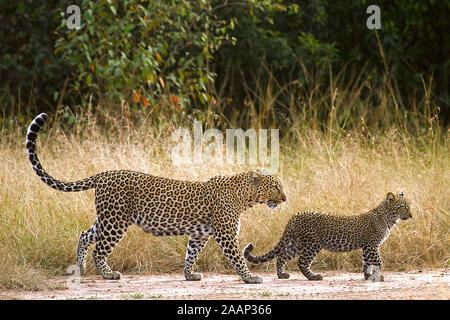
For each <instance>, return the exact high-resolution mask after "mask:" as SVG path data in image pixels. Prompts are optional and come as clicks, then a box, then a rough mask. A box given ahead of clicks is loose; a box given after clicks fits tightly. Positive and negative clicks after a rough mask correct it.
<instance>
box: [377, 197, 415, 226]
mask: <svg viewBox="0 0 450 320" xmlns="http://www.w3.org/2000/svg"><path fill="white" fill-rule="evenodd" d="M383 206H384V207H385V209H387V210H386V212H387V214H388V215H389V216H390V217H391V218H392V220H394V221H396V220H397V219H398V218H400V219H402V220H408V219H410V218H412V214H411V211H410V206H409V203H408V201H407V200H406V199H405V196H404V195H403V192H400V193H399V194H398V195H397V196H395V195H394V194H393V193H392V192H388V194H387V196H386V199H385V200H384V201H383Z"/></svg>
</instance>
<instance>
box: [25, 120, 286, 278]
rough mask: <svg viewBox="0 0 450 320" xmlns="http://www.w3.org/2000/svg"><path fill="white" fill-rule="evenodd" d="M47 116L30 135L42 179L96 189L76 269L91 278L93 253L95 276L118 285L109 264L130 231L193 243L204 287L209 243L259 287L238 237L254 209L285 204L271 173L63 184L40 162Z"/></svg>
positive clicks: (114, 176) (68, 187)
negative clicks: (93, 215) (203, 255)
mask: <svg viewBox="0 0 450 320" xmlns="http://www.w3.org/2000/svg"><path fill="white" fill-rule="evenodd" d="M47 119H48V116H47V115H46V114H40V115H39V116H37V117H36V118H35V119H34V120H33V122H32V123H31V124H30V126H29V128H28V133H27V138H26V149H27V153H28V158H29V160H30V162H31V165H32V167H33V169H34V171H35V172H36V174H37V175H38V176H39V178H40V179H41V180H42V181H43V182H45V183H46V184H47V185H49V186H50V187H52V188H53V189H56V190H59V191H66V192H71V191H82V190H88V189H91V188H93V189H95V208H96V211H97V219H96V221H95V223H94V225H93V226H92V227H91V228H90V229H89V230H86V231H84V232H82V233H81V235H80V238H79V243H78V251H77V266H78V267H79V268H80V270H81V271H82V272H83V271H84V270H85V265H86V262H85V257H86V252H87V250H88V247H89V246H90V245H92V244H95V249H94V251H93V257H94V262H95V265H96V267H97V269H98V270H99V271H100V272H101V274H102V276H103V277H104V278H105V279H119V278H120V277H121V275H120V273H119V272H117V271H112V270H111V268H110V267H109V266H108V264H107V262H106V261H107V258H108V256H109V255H110V254H111V252H112V251H113V249H114V247H115V246H116V245H117V243H118V242H119V241H120V240H121V239H122V237H123V236H124V234H125V232H126V231H127V229H128V227H129V226H130V225H132V224H136V225H138V226H140V227H141V228H142V229H143V230H144V231H145V232H147V233H151V234H153V235H156V236H174V235H190V238H189V242H188V246H187V251H186V260H185V267H184V275H185V278H186V279H187V280H200V279H201V278H202V276H201V274H199V273H194V272H193V271H192V268H193V265H194V263H195V261H196V259H197V257H198V256H199V254H200V252H201V251H202V249H203V247H204V246H205V244H206V242H207V241H208V239H209V237H210V236H213V237H214V239H215V240H216V241H217V243H218V244H219V246H220V248H221V249H222V252H223V254H224V255H225V256H226V258H227V259H228V260H229V261H230V262H231V264H232V265H233V266H234V267H235V269H236V271H237V273H238V274H239V275H240V276H241V277H242V279H243V280H244V281H245V282H247V283H261V282H262V279H261V278H260V277H256V276H253V275H252V274H251V273H250V271H249V269H248V267H247V265H246V263H245V260H244V258H243V256H242V254H241V252H240V250H239V244H238V240H237V236H238V233H239V220H240V215H241V213H243V212H244V211H245V210H247V209H248V208H250V207H252V206H254V205H256V204H259V203H267V205H268V206H269V207H271V208H275V207H276V206H277V205H278V204H280V203H282V202H283V201H285V200H286V197H285V195H284V193H283V191H282V187H281V184H280V182H279V181H278V180H277V179H276V178H275V177H274V176H272V175H270V174H268V173H267V172H265V171H250V172H244V173H240V174H236V175H232V176H217V177H213V178H212V179H210V180H208V181H206V182H191V181H179V180H173V179H168V178H162V177H157V176H152V175H148V174H145V173H140V172H134V171H126V170H119V171H107V172H102V173H99V174H97V175H94V176H92V177H89V178H86V179H83V180H79V181H75V182H62V181H60V180H57V179H55V178H53V177H52V176H50V175H49V174H48V173H47V172H46V171H45V170H44V169H43V168H42V166H41V163H40V162H39V159H38V157H37V155H36V138H37V134H38V132H39V130H40V128H41V126H42V125H44V123H45V122H46V121H47Z"/></svg>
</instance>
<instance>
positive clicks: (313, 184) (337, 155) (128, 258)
mask: <svg viewBox="0 0 450 320" xmlns="http://www.w3.org/2000/svg"><path fill="white" fill-rule="evenodd" d="M170 130H171V129H170V128H168V129H166V131H170ZM291 130H292V131H291V133H290V135H287V137H286V138H285V140H284V141H282V142H281V143H280V144H281V147H282V149H281V159H280V172H279V174H278V177H279V179H280V180H281V181H282V183H283V185H284V187H285V189H286V194H287V199H288V201H287V203H286V204H284V205H282V206H281V208H278V209H276V210H275V211H273V210H270V209H268V208H267V207H265V206H257V207H255V208H252V209H250V210H248V211H247V212H245V213H244V214H243V216H242V220H241V221H242V224H241V233H240V236H239V240H240V244H241V246H242V247H243V246H244V245H245V244H246V243H248V242H250V241H252V242H253V243H254V244H255V248H256V249H255V252H256V253H260V252H263V251H266V250H268V249H270V248H271V247H272V246H273V245H274V244H275V243H276V242H277V241H278V239H279V237H280V235H281V233H282V231H283V229H284V226H285V224H286V222H287V221H288V219H289V218H290V217H291V216H292V215H293V214H294V213H295V212H297V211H301V210H310V209H314V210H322V211H328V212H332V213H333V212H334V213H347V214H357V213H361V212H364V211H367V210H369V209H371V208H372V207H374V206H375V205H376V204H378V202H379V201H380V200H381V199H382V198H383V197H384V196H385V195H386V193H387V192H388V191H403V192H404V193H405V195H406V196H407V197H408V198H409V199H410V202H411V207H412V213H413V219H412V220H409V221H407V222H400V223H398V224H397V226H396V227H394V229H393V231H392V233H391V236H390V238H389V239H388V240H387V241H386V242H385V244H383V246H382V257H383V260H384V264H385V268H386V269H390V270H404V269H410V268H425V267H448V264H449V248H450V237H449V230H450V228H449V227H450V219H449V212H450V203H449V201H450V163H449V161H450V160H449V157H448V151H449V150H448V132H444V135H446V136H444V138H443V139H441V141H440V142H436V145H435V146H434V147H433V148H432V149H431V148H430V149H425V151H424V149H423V148H422V147H420V146H421V143H420V141H421V140H420V141H419V140H417V139H419V138H406V137H405V135H404V134H402V133H401V132H399V131H397V130H390V131H387V132H385V133H383V134H380V135H379V136H377V135H376V134H371V135H370V136H369V137H368V136H367V134H364V133H363V132H358V131H356V130H354V131H350V132H347V133H346V134H345V135H343V134H339V135H337V134H329V133H321V132H319V131H315V130H313V129H307V130H304V129H301V128H296V129H295V128H294V129H291ZM75 131H76V132H77V133H75V134H72V135H65V134H64V133H63V131H62V130H60V128H59V127H58V126H57V125H55V126H54V127H53V128H52V130H49V127H46V128H45V129H43V132H42V134H41V135H40V136H39V138H38V154H39V155H40V159H41V161H42V163H43V166H44V168H46V169H47V170H48V172H49V173H50V174H52V175H53V176H55V177H57V178H60V179H62V180H75V179H79V178H84V177H87V176H89V175H93V174H95V173H98V172H101V171H105V170H111V169H132V170H137V171H142V172H147V173H151V174H154V175H159V176H164V177H176V178H178V179H187V180H207V179H209V178H210V177H212V176H214V175H217V174H232V173H236V172H240V171H242V170H246V169H249V167H248V166H222V167H218V166H213V165H209V166H189V167H187V166H184V167H175V166H173V165H172V164H171V162H170V155H169V151H170V144H171V142H170V138H166V137H170V135H168V134H164V132H157V131H145V128H144V129H143V128H142V127H141V128H140V129H135V128H131V127H127V128H123V130H122V131H121V130H118V131H117V132H119V133H118V134H110V135H108V138H106V136H105V135H104V134H101V133H100V131H99V130H98V129H97V128H96V127H95V126H94V125H91V126H88V127H86V128H84V131H83V130H75ZM111 132H116V131H111ZM286 139H289V140H286ZM427 150H429V151H427ZM0 163H1V165H0V195H1V196H0V200H1V201H0V214H1V219H0V256H1V257H2V259H1V261H0V266H1V269H2V270H3V271H2V273H1V275H0V287H3V288H25V289H28V290H37V289H39V288H40V287H41V285H42V279H43V274H44V273H45V274H47V275H48V274H64V272H65V269H66V268H67V267H68V266H70V265H72V264H74V263H75V254H76V247H77V242H78V236H79V233H80V232H81V231H83V230H86V229H88V228H89V227H90V226H91V225H92V223H93V222H94V219H95V212H94V192H93V191H86V192H80V193H62V192H57V191H55V190H53V189H51V188H48V187H47V186H45V185H44V184H43V183H42V182H41V181H40V180H39V179H38V178H37V176H36V175H35V173H34V172H33V171H32V169H31V166H30V164H29V162H28V159H27V157H26V156H25V148H24V136H23V134H22V133H10V135H9V136H8V137H5V136H3V138H2V144H1V147H0ZM187 239H188V238H187V237H161V238H159V237H154V236H151V235H148V234H145V233H144V232H142V231H141V230H139V229H138V228H137V227H132V228H131V229H130V230H129V232H128V233H127V235H126V236H125V237H124V239H123V240H122V242H121V243H120V244H119V246H118V247H117V248H116V249H115V251H114V252H113V254H112V255H111V257H110V259H109V261H110V263H111V265H112V266H113V268H114V269H117V270H120V271H124V272H135V273H149V272H150V273H151V272H181V271H182V269H183V265H184V257H185V248H186V244H187ZM288 267H293V268H296V267H295V264H294V263H291V264H290V265H289V266H288ZM197 268H198V269H199V270H207V271H220V272H233V270H232V269H231V267H230V265H229V263H228V262H227V261H226V260H225V258H224V257H223V256H222V254H221V253H220V251H219V249H218V246H217V245H216V244H215V243H214V241H213V240H210V241H209V243H208V245H207V246H206V248H205V249H204V252H203V254H202V256H201V258H200V259H199V261H198V263H197ZM313 268H317V269H346V270H350V271H357V270H359V269H360V268H361V257H360V252H358V251H356V252H352V253H349V254H330V253H328V252H322V253H321V254H320V256H319V257H318V258H317V259H316V261H315V264H314V266H313ZM36 270H37V271H36ZM258 270H264V271H270V272H274V271H275V267H274V262H271V263H268V264H264V265H262V266H258ZM88 272H89V273H94V272H96V271H95V270H94V267H93V263H92V259H91V256H90V255H89V256H88Z"/></svg>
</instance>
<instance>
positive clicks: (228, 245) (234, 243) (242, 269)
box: [214, 221, 262, 283]
mask: <svg viewBox="0 0 450 320" xmlns="http://www.w3.org/2000/svg"><path fill="white" fill-rule="evenodd" d="M238 222H239V221H238ZM227 223H230V222H229V221H228V222H227ZM237 231H238V228H230V229H227V228H225V227H224V226H223V225H222V224H221V223H218V224H215V225H214V239H216V241H217V243H218V244H219V246H220V248H221V249H222V252H223V254H224V255H225V257H226V258H227V259H228V261H230V263H231V264H232V265H233V267H234V268H235V269H236V271H237V273H238V275H240V276H241V278H242V280H243V281H244V282H246V283H262V278H261V277H258V276H254V275H252V273H251V272H250V270H249V269H248V267H247V264H246V262H245V260H244V257H243V256H242V253H241V250H239V243H238V240H237V236H238V232H237Z"/></svg>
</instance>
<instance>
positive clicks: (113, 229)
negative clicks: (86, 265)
mask: <svg viewBox="0 0 450 320" xmlns="http://www.w3.org/2000/svg"><path fill="white" fill-rule="evenodd" d="M100 216H104V215H100V214H99V217H100ZM99 223H100V237H99V240H98V241H97V243H96V244H95V249H94V251H93V253H92V254H93V256H94V262H95V266H96V267H97V270H99V271H100V272H101V274H102V276H103V278H105V279H109V280H118V279H120V278H121V277H122V275H121V274H120V272H117V271H112V270H111V268H110V267H109V265H108V263H107V262H106V261H107V259H108V256H109V255H110V254H111V252H112V251H113V250H114V247H115V246H116V245H117V244H118V243H119V241H120V240H121V239H122V237H123V236H124V235H125V232H126V231H127V229H128V227H129V225H130V223H129V222H125V221H120V220H119V219H118V218H117V217H116V219H114V222H112V221H99Z"/></svg>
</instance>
